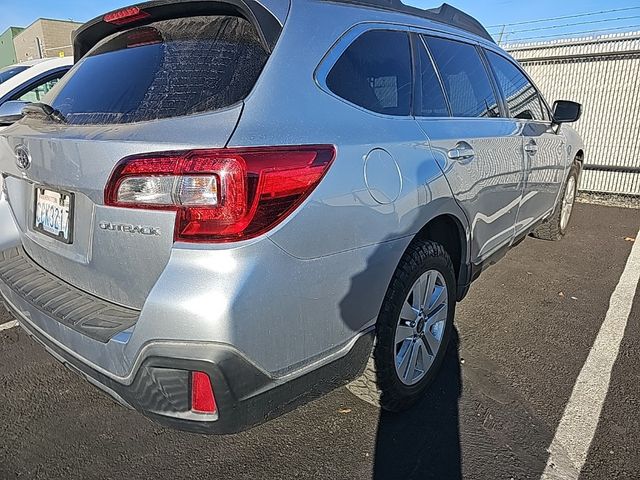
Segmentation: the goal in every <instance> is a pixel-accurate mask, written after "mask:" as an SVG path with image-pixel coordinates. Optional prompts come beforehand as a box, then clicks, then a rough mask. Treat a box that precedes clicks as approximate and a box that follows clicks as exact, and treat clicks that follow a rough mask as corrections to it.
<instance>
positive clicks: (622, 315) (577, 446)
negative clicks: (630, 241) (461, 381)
mask: <svg viewBox="0 0 640 480" xmlns="http://www.w3.org/2000/svg"><path fill="white" fill-rule="evenodd" d="M637 238H638V239H640V234H639V235H638V237H637ZM639 279H640V240H638V241H636V242H635V244H634V245H633V248H632V249H631V254H630V255H629V259H628V260H627V265H626V267H625V269H624V272H623V273H622V276H621V277H620V281H619V282H618V286H617V287H616V289H615V290H614V292H613V295H611V300H610V302H609V310H608V311H607V316H606V317H605V320H604V323H603V324H602V327H601V328H600V332H599V333H598V336H597V337H596V341H595V343H594V344H593V347H591V351H590V352H589V356H588V357H587V360H586V362H585V364H584V366H583V367H582V370H581V371H580V375H579V376H578V380H577V381H576V384H575V386H574V387H573V393H572V394H571V398H570V399H569V403H568V404H567V406H566V408H565V411H564V414H563V415H562V420H560V424H559V425H558V429H557V430H556V434H555V437H554V438H553V441H552V442H551V446H550V447H549V460H548V461H547V466H546V468H545V470H544V473H543V474H542V477H541V478H542V479H543V480H551V479H554V480H556V479H562V480H569V479H572V480H573V479H577V478H578V477H579V475H580V471H581V470H582V467H583V466H584V462H585V461H586V460H587V454H588V453H589V447H590V446H591V442H592V440H593V437H594V435H595V433H596V428H597V426H598V420H599V419H600V413H601V412H602V406H603V405H604V401H605V398H606V396H607V392H608V390H609V382H610V381H611V371H612V369H613V365H614V364H615V361H616V359H617V358H618V352H619V350H620V343H621V342H622V338H623V337H624V332H625V330H626V328H627V321H628V318H629V314H630V313H631V307H632V305H633V298H634V296H635V294H636V289H637V286H638V280H639Z"/></svg>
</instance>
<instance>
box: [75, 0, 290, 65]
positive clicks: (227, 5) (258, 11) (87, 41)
mask: <svg viewBox="0 0 640 480" xmlns="http://www.w3.org/2000/svg"><path fill="white" fill-rule="evenodd" d="M129 12H138V13H135V14H134V15H129V14H128V13H129ZM200 15H235V16H239V17H242V18H244V19H246V20H247V21H249V22H251V23H252V24H253V25H254V26H255V27H256V29H257V30H258V34H259V35H260V40H261V41H262V43H263V45H264V47H265V48H266V49H267V51H269V52H271V51H272V50H273V48H274V47H275V45H276V43H277V41H278V38H279V37H280V33H281V32H282V24H281V23H280V21H279V20H278V19H277V18H276V17H275V16H274V15H273V14H272V13H271V12H270V11H269V10H267V9H266V8H265V7H264V6H263V5H261V4H260V3H259V2H257V1H255V0H224V1H213V0H154V1H151V2H145V3H139V4H136V5H133V6H131V7H124V8H120V9H118V10H114V11H113V12H109V13H107V14H106V15H101V16H99V17H96V18H94V19H93V20H90V21H88V22H87V23H85V24H84V25H82V26H81V27H80V28H79V29H78V30H76V31H75V33H74V35H73V55H74V59H75V61H76V62H77V61H78V60H80V59H81V58H82V57H84V56H85V55H86V54H87V53H88V52H89V50H91V49H92V48H93V47H94V46H95V45H96V44H97V43H98V42H100V41H101V40H102V39H104V38H106V37H108V36H110V35H112V34H114V33H117V32H119V31H122V30H128V29H130V28H131V27H138V26H141V25H146V24H149V23H152V22H157V21H159V20H170V19H175V18H184V17H195V16H200ZM109 17H112V18H114V17H115V18H117V19H119V20H118V21H110V22H107V21H105V18H109ZM122 18H124V19H128V20H125V21H122Z"/></svg>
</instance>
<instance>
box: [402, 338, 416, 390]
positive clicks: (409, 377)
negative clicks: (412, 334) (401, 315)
mask: <svg viewBox="0 0 640 480" xmlns="http://www.w3.org/2000/svg"><path fill="white" fill-rule="evenodd" d="M419 352H420V348H419V347H418V342H417V341H415V342H412V344H411V358H410V359H409V364H408V365H407V370H406V371H405V373H404V380H405V382H411V381H413V380H415V377H416V370H417V369H418V353H419Z"/></svg>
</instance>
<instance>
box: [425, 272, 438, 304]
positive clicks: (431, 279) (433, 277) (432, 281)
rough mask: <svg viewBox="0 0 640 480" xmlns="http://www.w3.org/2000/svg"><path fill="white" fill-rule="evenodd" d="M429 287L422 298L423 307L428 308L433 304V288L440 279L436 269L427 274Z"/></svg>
mask: <svg viewBox="0 0 640 480" xmlns="http://www.w3.org/2000/svg"><path fill="white" fill-rule="evenodd" d="M427 275H428V276H427V288H426V290H425V292H424V297H423V300H422V307H423V308H425V310H426V309H427V307H429V306H430V305H431V299H432V297H433V290H434V289H435V287H436V281H437V280H438V273H437V272H435V271H431V272H429V273H428V274H427Z"/></svg>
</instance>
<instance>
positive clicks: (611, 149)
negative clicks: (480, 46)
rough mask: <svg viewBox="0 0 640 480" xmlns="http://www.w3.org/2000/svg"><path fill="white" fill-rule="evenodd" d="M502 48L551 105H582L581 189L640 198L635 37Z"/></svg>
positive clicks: (638, 49) (639, 60) (639, 77)
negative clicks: (583, 153) (571, 102)
mask: <svg viewBox="0 0 640 480" xmlns="http://www.w3.org/2000/svg"><path fill="white" fill-rule="evenodd" d="M505 48H506V49H507V50H508V51H509V52H510V53H511V55H513V57H514V58H516V59H517V60H519V61H520V62H521V63H522V65H523V66H524V68H525V69H526V70H527V72H529V74H530V75H531V77H532V78H533V80H534V81H535V82H536V84H537V85H538V87H539V88H540V90H542V92H543V94H544V96H545V98H546V99H547V101H548V102H549V103H550V104H553V101H554V100H560V99H562V100H574V101H577V102H580V103H582V104H583V106H584V113H583V116H582V119H581V120H580V121H579V122H577V123H576V124H575V125H574V127H575V128H576V129H577V130H578V132H579V133H580V134H581V135H582V137H583V138H584V140H585V145H586V159H585V164H586V165H588V167H589V168H588V170H586V171H585V173H584V175H583V177H582V184H581V189H582V190H587V191H595V192H609V193H620V194H629V195H640V33H635V34H625V35H612V36H608V37H599V38H597V39H593V38H591V39H578V40H561V41H556V42H545V43H535V44H521V45H506V46H505Z"/></svg>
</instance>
